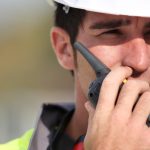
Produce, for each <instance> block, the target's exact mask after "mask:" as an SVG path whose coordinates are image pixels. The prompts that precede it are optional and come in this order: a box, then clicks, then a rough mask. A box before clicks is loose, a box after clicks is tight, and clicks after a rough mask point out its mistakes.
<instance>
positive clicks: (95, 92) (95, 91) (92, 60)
mask: <svg viewBox="0 0 150 150" xmlns="http://www.w3.org/2000/svg"><path fill="white" fill-rule="evenodd" d="M74 48H75V49H77V50H78V51H79V52H80V53H81V54H82V55H83V56H84V58H85V59H86V60H87V61H88V62H89V64H90V65H91V66H92V68H93V69H94V71H95V73H96V80H94V81H93V82H92V83H91V84H90V86H89V91H88V97H89V100H90V101H91V103H92V104H93V106H94V107H96V104H97V101H98V97H99V92H100V88H101V85H102V82H103V80H104V78H105V77H106V76H107V74H108V73H109V72H110V69H109V68H108V67H107V66H106V65H105V64H103V63H102V62H101V61H100V60H99V59H98V58H96V57H95V56H94V55H93V54H92V53H91V52H90V51H89V50H88V49H87V48H86V47H85V46H83V45H82V44H81V43H79V42H75V43H74Z"/></svg>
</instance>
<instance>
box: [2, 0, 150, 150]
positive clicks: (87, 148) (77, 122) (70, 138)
mask: <svg viewBox="0 0 150 150" xmlns="http://www.w3.org/2000/svg"><path fill="white" fill-rule="evenodd" d="M54 5H55V7H56V10H55V26H54V27H53V28H52V29H51V41H52V46H53V49H54V52H55V54H56V56H57V59H58V62H59V63H60V65H61V66H62V67H63V68H65V69H67V70H69V71H71V72H72V73H73V78H74V91H75V96H74V99H75V104H67V105H66V104H65V105H58V104H57V105H43V111H42V113H41V115H40V119H39V121H38V124H37V126H36V128H35V129H34V131H29V132H27V133H26V134H25V135H24V136H23V137H22V138H20V139H17V140H15V141H12V142H9V143H6V144H4V145H1V146H0V150H9V149H11V150H27V149H29V150H46V149H47V150H72V149H74V150H79V149H80V150H81V149H82V150H83V149H84V150H149V149H150V128H149V125H148V123H147V121H148V120H147V118H148V116H149V114H150V87H149V84H150V75H149V74H150V11H149V6H150V1H148V0H124V1H120V0H109V1H108V0H54ZM76 41H78V42H80V43H81V44H82V46H83V45H84V48H85V49H86V48H87V49H88V50H89V52H90V53H91V55H93V56H95V58H97V59H98V60H100V61H101V62H102V63H103V64H105V65H104V66H105V67H104V68H108V69H109V70H111V71H109V73H108V74H107V76H105V78H104V79H103V82H102V85H101V87H100V92H99V97H97V98H98V101H97V102H96V104H97V105H93V102H92V101H89V97H88V90H89V88H91V86H93V84H94V83H95V82H93V84H91V85H90V83H91V82H92V81H93V80H95V79H96V75H95V71H94V70H93V68H92V67H91V65H90V64H89V63H88V62H87V60H86V59H85V57H84V56H83V55H82V54H81V53H80V52H78V48H77V47H76V46H74V43H76ZM82 48H83V47H82ZM101 75H102V74H101V72H100V74H99V78H100V77H101ZM124 79H126V81H127V82H126V83H125V84H123V81H124ZM89 85H90V87H89ZM90 96H92V95H90ZM81 135H83V138H82V139H81V138H80V139H81V141H82V142H80V140H77V139H79V137H80V136H81ZM84 135H85V138H84ZM75 143H76V144H75Z"/></svg>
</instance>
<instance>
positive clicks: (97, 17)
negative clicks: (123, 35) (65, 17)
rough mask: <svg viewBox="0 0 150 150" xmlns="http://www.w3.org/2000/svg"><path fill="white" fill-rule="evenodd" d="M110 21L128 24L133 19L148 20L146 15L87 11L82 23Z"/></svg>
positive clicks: (149, 20) (144, 21)
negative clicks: (137, 15)
mask: <svg viewBox="0 0 150 150" xmlns="http://www.w3.org/2000/svg"><path fill="white" fill-rule="evenodd" d="M107 21H108V22H110V21H122V23H123V24H127V25H128V24H130V23H132V22H134V21H141V22H143V24H144V23H147V22H150V18H148V17H136V16H125V15H112V14H104V13H96V12H90V11H87V13H86V17H85V19H84V24H91V23H96V22H107Z"/></svg>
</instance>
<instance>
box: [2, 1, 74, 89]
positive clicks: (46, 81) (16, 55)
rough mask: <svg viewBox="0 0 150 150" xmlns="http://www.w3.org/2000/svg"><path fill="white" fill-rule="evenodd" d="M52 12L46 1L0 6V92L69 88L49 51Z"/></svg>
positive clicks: (7, 3)
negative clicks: (19, 89)
mask: <svg viewBox="0 0 150 150" xmlns="http://www.w3.org/2000/svg"><path fill="white" fill-rule="evenodd" d="M53 10H54V9H53V8H52V7H50V6H49V5H48V4H47V2H46V0H45V1H41V0H13V1H12V0H5V1H4V0H3V1H1V2H0V12H1V13H0V18H1V23H0V31H1V34H0V72H1V73H0V90H7V89H14V88H34V89H35V88H38V89H51V88H52V89H57V88H60V89H61V88H70V86H71V84H70V80H72V79H71V76H70V74H69V73H68V72H65V71H64V70H63V69H61V67H59V65H58V64H57V61H56V59H55V56H54V53H53V51H52V49H51V47H50V38H49V32H50V27H51V25H52V24H53V21H52V16H53ZM60 72H61V76H60ZM68 78H70V80H68ZM62 79H63V80H62Z"/></svg>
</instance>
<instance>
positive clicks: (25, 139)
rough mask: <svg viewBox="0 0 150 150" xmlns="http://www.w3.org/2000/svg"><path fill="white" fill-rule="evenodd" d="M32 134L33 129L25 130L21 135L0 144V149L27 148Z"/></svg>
mask: <svg viewBox="0 0 150 150" xmlns="http://www.w3.org/2000/svg"><path fill="white" fill-rule="evenodd" d="M32 135H33V129H31V130H29V131H27V132H26V133H25V134H24V135H23V136H22V137H20V138H18V139H16V140H13V141H10V142H8V143H6V144H0V150H27V149H28V146H29V143H30V140H31V137H32Z"/></svg>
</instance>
